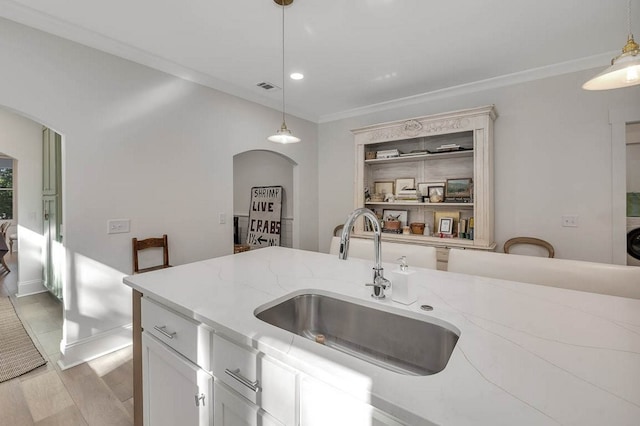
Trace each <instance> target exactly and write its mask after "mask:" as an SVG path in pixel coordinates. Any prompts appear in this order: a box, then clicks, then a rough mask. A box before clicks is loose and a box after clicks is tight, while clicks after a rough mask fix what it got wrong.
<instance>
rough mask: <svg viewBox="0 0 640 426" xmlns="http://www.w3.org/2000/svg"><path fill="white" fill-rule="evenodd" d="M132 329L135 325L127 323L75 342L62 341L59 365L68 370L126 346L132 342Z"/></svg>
mask: <svg viewBox="0 0 640 426" xmlns="http://www.w3.org/2000/svg"><path fill="white" fill-rule="evenodd" d="M132 330H133V325H132V324H127V325H124V326H122V327H118V328H114V329H113V330H109V331H105V332H103V333H99V334H96V335H94V336H91V337H87V338H86V339H82V340H78V341H76V342H73V343H69V344H64V343H61V344H60V352H61V355H60V360H58V366H60V368H61V369H62V370H66V369H68V368H71V367H75V366H76V365H79V364H82V363H83V362H87V361H91V360H92V359H95V358H98V357H101V356H103V355H106V354H108V353H111V352H115V351H117V350H119V349H122V348H126V347H127V346H130V345H131V343H132Z"/></svg>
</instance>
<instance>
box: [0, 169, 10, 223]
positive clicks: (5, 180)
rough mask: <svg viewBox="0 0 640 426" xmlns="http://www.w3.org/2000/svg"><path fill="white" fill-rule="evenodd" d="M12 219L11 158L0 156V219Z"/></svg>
mask: <svg viewBox="0 0 640 426" xmlns="http://www.w3.org/2000/svg"><path fill="white" fill-rule="evenodd" d="M10 219H13V160H12V159H11V158H6V157H4V158H2V157H0V220H10Z"/></svg>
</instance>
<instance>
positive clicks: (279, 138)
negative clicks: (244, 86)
mask: <svg viewBox="0 0 640 426" xmlns="http://www.w3.org/2000/svg"><path fill="white" fill-rule="evenodd" d="M273 1H274V2H275V3H276V4H278V5H280V6H282V126H280V129H278V131H277V132H276V133H275V134H274V135H271V136H269V137H268V138H267V140H269V141H271V142H277V143H282V144H284V143H296V142H300V138H298V137H295V136H294V135H293V134H292V133H291V130H289V129H288V128H287V123H285V121H284V114H285V112H284V7H285V6H288V5H290V4H291V3H293V0H273Z"/></svg>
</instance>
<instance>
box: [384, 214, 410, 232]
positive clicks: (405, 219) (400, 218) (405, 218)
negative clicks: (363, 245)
mask: <svg viewBox="0 0 640 426" xmlns="http://www.w3.org/2000/svg"><path fill="white" fill-rule="evenodd" d="M408 219H409V212H408V211H407V210H389V209H384V210H382V220H384V221H387V220H392V221H396V220H398V221H400V227H401V228H402V227H403V226H407V222H408Z"/></svg>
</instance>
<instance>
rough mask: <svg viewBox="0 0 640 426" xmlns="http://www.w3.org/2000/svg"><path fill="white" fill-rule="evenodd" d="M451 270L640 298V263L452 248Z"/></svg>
mask: <svg viewBox="0 0 640 426" xmlns="http://www.w3.org/2000/svg"><path fill="white" fill-rule="evenodd" d="M447 270H448V271H449V272H458V273H461V274H468V275H477V276H481V277H489V278H498V279H502V280H510V281H519V282H523V283H530V284H539V285H546V286H549V287H559V288H566V289H570V290H579V291H587V292H590V293H600V294H608V295H611V296H621V297H629V298H632V299H640V268H638V267H637V266H626V265H612V264H609V263H597V262H586V261H582V260H569V259H550V258H546V257H538V256H521V255H518V254H504V253H493V252H484V251H480V250H459V249H451V250H449V263H448V267H447Z"/></svg>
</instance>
